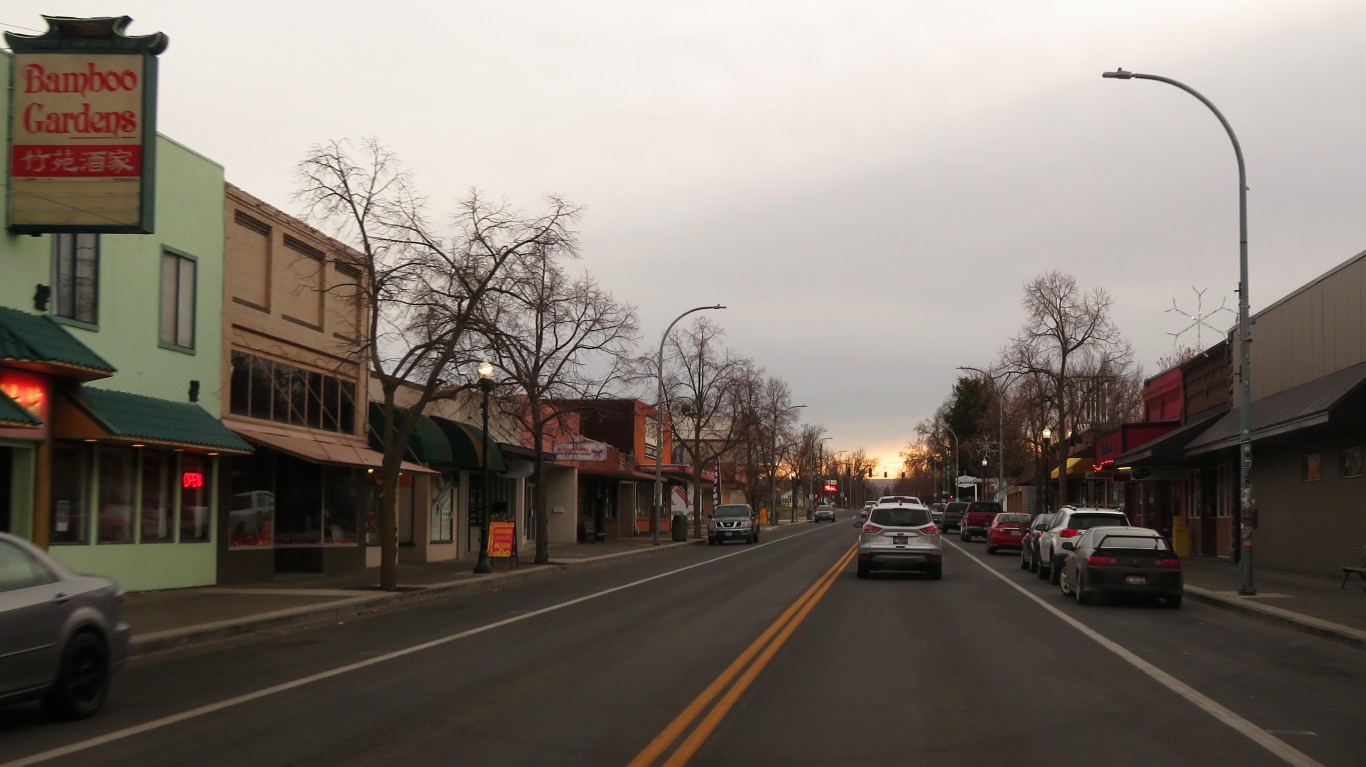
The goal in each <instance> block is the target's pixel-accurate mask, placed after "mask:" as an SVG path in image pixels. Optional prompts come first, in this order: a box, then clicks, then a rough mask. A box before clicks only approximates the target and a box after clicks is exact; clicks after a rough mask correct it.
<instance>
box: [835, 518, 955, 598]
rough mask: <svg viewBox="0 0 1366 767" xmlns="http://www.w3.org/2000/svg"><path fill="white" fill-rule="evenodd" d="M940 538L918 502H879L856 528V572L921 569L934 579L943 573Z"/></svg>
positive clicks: (921, 571)
mask: <svg viewBox="0 0 1366 767" xmlns="http://www.w3.org/2000/svg"><path fill="white" fill-rule="evenodd" d="M943 553H944V549H943V541H942V540H941V539H940V534H939V528H938V527H937V526H935V524H934V522H933V521H932V520H931V519H930V510H929V508H927V507H926V506H924V505H923V504H919V503H888V504H881V503H880V504H878V505H877V506H874V507H873V510H872V511H871V512H869V513H868V521H867V522H866V523H865V524H864V525H863V529H862V530H861V531H860V532H859V539H858V557H857V560H856V561H857V563H858V564H857V574H858V577H860V578H867V577H868V576H869V575H871V574H873V573H876V572H920V573H924V574H926V575H928V576H929V578H930V580H932V581H937V580H939V579H940V578H941V577H942V576H943V572H944V570H943Z"/></svg>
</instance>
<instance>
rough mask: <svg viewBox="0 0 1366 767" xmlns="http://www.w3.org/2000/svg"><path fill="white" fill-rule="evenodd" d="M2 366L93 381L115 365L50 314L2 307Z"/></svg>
mask: <svg viewBox="0 0 1366 767" xmlns="http://www.w3.org/2000/svg"><path fill="white" fill-rule="evenodd" d="M0 364H3V365H4V366H5V367H12V368H17V369H19V370H28V371H32V372H34V373H43V374H45V375H52V376H60V377H62V378H72V379H75V380H77V381H90V380H94V379H96V378H108V377H109V376H112V375H114V372H115V371H114V366H113V365H110V364H109V363H108V362H105V360H104V358H103V357H101V356H100V355H98V354H96V353H95V352H93V351H91V350H90V348H89V347H87V346H86V345H85V344H83V343H81V342H80V341H77V340H76V337H75V336H73V335H71V333H69V332H67V330H66V328H64V327H62V326H61V325H58V324H57V322H56V321H55V320H53V319H52V318H51V317H49V316H47V315H46V314H28V313H27V312H21V311H19V310H17V309H11V308H9V307H4V306H0Z"/></svg>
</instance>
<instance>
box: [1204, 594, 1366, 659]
mask: <svg viewBox="0 0 1366 767" xmlns="http://www.w3.org/2000/svg"><path fill="white" fill-rule="evenodd" d="M1185 591H1186V593H1187V594H1189V595H1190V596H1192V597H1195V598H1196V599H1198V600H1200V601H1201V602H1204V603H1206V604H1209V605H1213V606H1215V607H1218V608H1220V609H1222V610H1227V611H1229V612H1236V613H1240V614H1242V615H1245V616H1248V617H1250V618H1253V619H1254V620H1258V621H1261V622H1262V623H1268V624H1271V625H1273V626H1281V627H1284V628H1290V629H1294V630H1296V631H1300V632H1303V633H1306V634H1310V635H1312V636H1316V637H1319V638H1320V639H1327V640H1328V641H1330V642H1336V643H1338V644H1342V645H1346V646H1347V647H1351V648H1353V649H1356V650H1366V631H1360V630H1358V629H1354V628H1351V627H1348V626H1342V625H1339V624H1337V623H1333V622H1331V621H1326V620H1323V619H1321V618H1315V617H1313V616H1309V615H1301V614H1300V613H1296V612H1292V611H1290V610H1282V609H1281V608H1279V607H1273V606H1271V605H1264V604H1259V603H1257V602H1250V601H1248V600H1247V599H1246V598H1243V597H1236V596H1225V595H1224V594H1220V593H1217V592H1214V591H1210V590H1209V589H1204V588H1200V587H1199V586H1190V585H1187V586H1186V587H1185Z"/></svg>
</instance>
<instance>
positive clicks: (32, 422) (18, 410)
mask: <svg viewBox="0 0 1366 767" xmlns="http://www.w3.org/2000/svg"><path fill="white" fill-rule="evenodd" d="M41 425H42V421H39V420H38V419H37V418H34V417H33V415H32V414H31V413H29V412H28V411H27V410H25V409H23V408H22V407H20V406H19V403H17V402H15V401H14V400H12V399H10V398H9V397H7V396H5V393H4V392H0V428H4V429H36V428H38V427H39V426H41Z"/></svg>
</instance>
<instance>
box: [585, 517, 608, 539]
mask: <svg viewBox="0 0 1366 767" xmlns="http://www.w3.org/2000/svg"><path fill="white" fill-rule="evenodd" d="M579 527H581V528H583V540H585V541H587V542H589V543H606V542H607V531H606V530H599V529H598V526H597V522H596V521H594V520H592V519H585V520H582V521H580V522H579Z"/></svg>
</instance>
